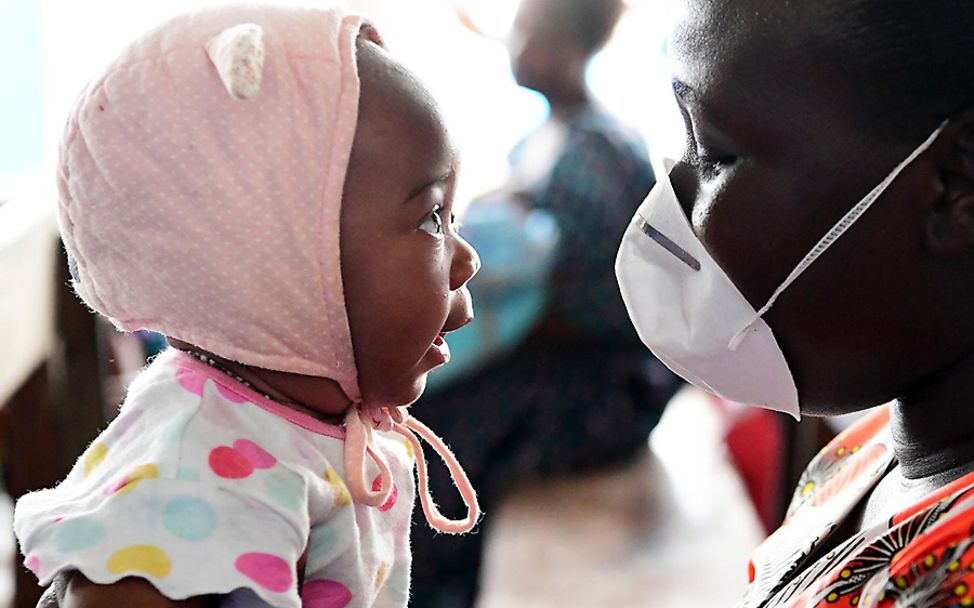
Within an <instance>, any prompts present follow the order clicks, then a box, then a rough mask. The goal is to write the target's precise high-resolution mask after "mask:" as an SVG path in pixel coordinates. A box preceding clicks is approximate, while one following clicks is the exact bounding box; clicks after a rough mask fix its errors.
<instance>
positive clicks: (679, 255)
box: [636, 217, 700, 272]
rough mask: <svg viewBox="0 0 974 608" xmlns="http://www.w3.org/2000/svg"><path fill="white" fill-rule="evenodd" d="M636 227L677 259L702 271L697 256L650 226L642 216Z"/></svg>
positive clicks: (697, 270)
mask: <svg viewBox="0 0 974 608" xmlns="http://www.w3.org/2000/svg"><path fill="white" fill-rule="evenodd" d="M636 227H637V228H639V229H640V230H641V231H642V232H643V234H645V235H646V236H648V237H649V238H651V239H653V240H654V241H656V243H657V244H659V246H660V247H662V248H663V249H665V250H666V251H668V252H670V253H672V254H673V255H674V256H675V257H676V259H678V260H680V261H681V262H683V263H684V264H686V265H687V266H689V267H690V268H692V269H693V270H694V271H695V272H700V261H699V260H697V258H695V257H693V256H692V255H690V253H689V252H687V250H686V249H684V248H682V247H680V246H679V245H677V244H676V243H674V242H673V241H672V240H670V239H669V238H668V237H667V236H666V235H665V234H663V233H662V232H660V231H659V230H657V229H656V228H653V227H652V226H650V225H649V222H647V221H646V220H644V219H643V218H641V217H640V218H639V219H637V220H636Z"/></svg>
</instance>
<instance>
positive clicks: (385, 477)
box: [345, 404, 480, 534]
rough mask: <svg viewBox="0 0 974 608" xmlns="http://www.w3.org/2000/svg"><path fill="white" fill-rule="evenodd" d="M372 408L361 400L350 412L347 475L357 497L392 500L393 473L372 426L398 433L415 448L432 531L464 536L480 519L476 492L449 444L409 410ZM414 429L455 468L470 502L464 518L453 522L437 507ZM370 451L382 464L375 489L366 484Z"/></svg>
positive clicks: (368, 502) (457, 482) (455, 477)
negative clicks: (374, 439)
mask: <svg viewBox="0 0 974 608" xmlns="http://www.w3.org/2000/svg"><path fill="white" fill-rule="evenodd" d="M370 412H371V413H372V414H373V415H370V413H367V412H365V411H363V408H362V406H361V404H355V405H353V406H352V407H351V408H349V410H348V413H347V414H346V415H345V477H346V482H347V483H348V490H349V493H351V495H352V498H353V499H354V500H356V501H357V502H359V503H361V504H364V505H368V506H370V507H378V506H380V505H382V504H384V503H385V502H386V501H387V500H388V499H389V494H390V493H391V492H392V475H391V473H390V471H389V466H388V465H387V464H386V463H385V461H384V460H383V459H382V457H381V456H380V455H379V454H378V453H377V452H376V451H375V450H374V449H373V448H372V430H373V429H378V430H381V431H394V432H396V433H398V434H400V435H402V436H403V437H404V438H405V439H406V441H408V442H409V445H410V446H412V448H413V453H414V454H415V455H416V469H417V470H416V472H417V474H418V476H419V497H420V502H421V503H422V505H423V513H424V514H425V515H426V521H427V522H429V524H430V526H431V527H432V528H433V529H435V530H438V531H440V532H445V533H448V534H462V533H464V532H469V531H470V530H472V529H473V527H474V526H475V525H476V524H477V520H478V519H480V505H479V504H478V503H477V493H476V492H475V491H474V489H473V486H472V485H471V484H470V480H469V479H468V478H467V474H466V473H465V472H464V471H463V468H462V467H461V466H460V463H459V462H457V459H456V456H454V455H453V452H451V451H450V448H448V447H447V446H446V444H445V443H444V442H443V440H442V439H440V438H439V437H437V436H436V434H435V433H433V431H431V430H430V429H429V428H428V427H427V426H426V425H424V424H423V423H421V422H420V421H418V420H416V419H415V418H411V417H409V415H408V414H407V413H406V412H405V408H376V409H373V410H370ZM413 431H415V433H418V434H419V435H420V436H421V437H422V438H423V439H425V440H426V442H427V443H429V444H430V447H432V448H433V450H434V451H435V452H436V453H437V454H439V455H440V458H442V459H443V462H444V464H446V466H447V469H448V470H449V471H450V477H451V478H452V479H453V483H454V485H455V486H456V487H457V490H458V491H459V492H460V496H461V498H462V499H463V502H464V504H465V505H466V506H467V516H466V517H465V518H463V519H460V520H451V519H448V518H447V517H444V516H443V514H442V513H440V511H439V509H437V507H436V504H435V503H434V502H433V498H432V496H431V495H430V491H429V474H428V471H427V469H426V457H425V455H424V453H423V446H422V444H421V443H420V441H419V439H418V438H417V437H416V434H415V433H414V432H413ZM366 454H368V455H369V456H370V457H371V458H372V460H373V461H374V462H375V463H376V465H377V466H378V467H379V487H378V488H376V489H374V490H373V489H372V488H369V487H367V486H366V483H365V478H366V476H365V457H366Z"/></svg>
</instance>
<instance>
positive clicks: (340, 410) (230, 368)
mask: <svg viewBox="0 0 974 608" xmlns="http://www.w3.org/2000/svg"><path fill="white" fill-rule="evenodd" d="M168 340H169V344H170V345H172V347H173V348H178V349H179V350H183V351H189V352H194V353H200V354H203V355H205V356H206V357H208V358H210V359H212V360H213V362H214V363H215V367H217V368H222V369H223V370H224V371H226V372H229V373H231V374H233V375H236V376H239V377H240V378H241V379H243V380H244V381H245V382H246V383H247V384H249V385H250V386H251V387H252V388H253V389H254V390H256V391H257V392H259V393H263V394H264V395H266V396H267V397H268V398H270V399H271V400H272V401H275V402H277V403H279V404H281V405H283V406H285V407H288V408H291V409H293V410H295V411H298V412H301V413H303V414H307V415H308V416H311V417H313V418H316V419H318V420H321V421H323V422H327V423H329V424H336V425H338V424H342V423H343V422H344V420H345V412H346V411H347V410H348V408H349V406H350V405H351V401H350V400H349V399H348V397H346V396H345V393H344V392H343V391H342V389H341V387H340V386H339V385H338V383H337V382H335V381H334V380H331V379H329V378H317V377H314V376H305V375H302V374H293V373H289V372H280V371H275V370H269V369H263V368H259V367H253V366H250V365H244V364H242V363H237V362H236V361H230V360H229V359H224V358H222V357H220V356H217V355H214V354H213V353H210V352H208V351H205V350H203V349H200V348H198V347H196V346H194V345H192V344H189V343H187V342H183V341H181V340H176V339H174V338H169V339H168Z"/></svg>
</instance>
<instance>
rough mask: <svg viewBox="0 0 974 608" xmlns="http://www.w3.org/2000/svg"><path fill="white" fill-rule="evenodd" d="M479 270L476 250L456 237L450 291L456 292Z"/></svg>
mask: <svg viewBox="0 0 974 608" xmlns="http://www.w3.org/2000/svg"><path fill="white" fill-rule="evenodd" d="M478 270H480V256H479V255H477V250H476V249H474V248H473V246H472V245H471V244H470V243H468V242H467V241H465V240H464V239H463V237H461V236H459V235H457V237H456V249H455V250H454V253H453V266H452V267H451V268H450V290H451V291H456V290H457V289H460V288H461V287H463V286H464V285H466V284H467V281H469V280H470V279H472V278H473V276H474V275H475V274H477V271H478Z"/></svg>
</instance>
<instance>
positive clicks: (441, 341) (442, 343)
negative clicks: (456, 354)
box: [433, 332, 450, 363]
mask: <svg viewBox="0 0 974 608" xmlns="http://www.w3.org/2000/svg"><path fill="white" fill-rule="evenodd" d="M445 333H446V332H443V333H441V334H440V335H438V336H436V340H433V348H434V349H435V350H436V351H437V352H438V353H439V354H440V356H441V357H442V358H443V363H449V362H450V345H449V344H447V343H446V339H445V338H444V337H443V336H444V334H445Z"/></svg>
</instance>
